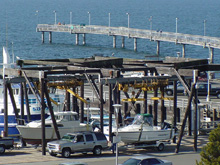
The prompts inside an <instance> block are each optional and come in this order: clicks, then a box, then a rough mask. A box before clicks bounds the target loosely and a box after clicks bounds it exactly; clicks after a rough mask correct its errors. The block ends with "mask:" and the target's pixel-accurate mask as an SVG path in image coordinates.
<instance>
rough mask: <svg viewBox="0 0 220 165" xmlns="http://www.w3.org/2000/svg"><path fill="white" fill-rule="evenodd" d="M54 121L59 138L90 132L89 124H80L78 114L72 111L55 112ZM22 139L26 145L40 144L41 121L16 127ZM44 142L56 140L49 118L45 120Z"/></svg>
mask: <svg viewBox="0 0 220 165" xmlns="http://www.w3.org/2000/svg"><path fill="white" fill-rule="evenodd" d="M54 115H55V119H56V123H57V126H58V129H59V133H60V136H61V137H62V136H64V135H65V134H66V133H73V132H83V131H92V126H91V125H90V124H85V123H80V121H79V117H78V113H77V112H72V111H62V112H55V113H54ZM17 129H18V130H19V132H20V134H21V136H22V139H23V140H24V141H25V142H26V143H28V144H41V139H42V127H41V120H38V121H32V122H30V123H28V124H25V125H17ZM45 132H46V135H45V136H46V141H52V140H57V137H56V133H55V130H54V127H53V122H52V119H51V116H49V117H48V118H47V119H46V120H45Z"/></svg>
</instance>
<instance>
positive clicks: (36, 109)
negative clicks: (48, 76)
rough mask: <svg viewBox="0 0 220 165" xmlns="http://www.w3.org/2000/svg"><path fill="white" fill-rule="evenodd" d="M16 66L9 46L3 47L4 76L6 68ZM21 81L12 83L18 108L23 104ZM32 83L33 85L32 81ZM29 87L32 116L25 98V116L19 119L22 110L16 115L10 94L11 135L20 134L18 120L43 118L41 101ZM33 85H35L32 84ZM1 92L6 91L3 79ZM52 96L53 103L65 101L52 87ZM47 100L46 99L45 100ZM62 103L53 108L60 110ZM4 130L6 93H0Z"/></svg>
mask: <svg viewBox="0 0 220 165" xmlns="http://www.w3.org/2000/svg"><path fill="white" fill-rule="evenodd" d="M12 67H16V65H15V64H13V63H10V55H9V53H8V50H7V47H3V78H4V69H5V68H12ZM20 85H21V84H20V83H11V88H12V92H13V96H14V100H15V104H16V107H17V109H18V110H19V109H20V106H21V95H20V92H21V91H20V90H21V87H20ZM31 85H33V84H32V83H31ZM26 87H27V94H28V103H29V109H30V118H28V116H27V109H26V104H27V102H26V100H25V99H24V118H22V119H19V118H20V115H21V112H20V110H19V111H18V116H19V118H16V117H15V113H14V108H13V105H12V102H11V99H10V97H9V94H8V96H7V97H8V98H9V99H8V105H7V106H8V135H9V136H20V134H19V131H18V130H17V128H16V125H17V122H18V120H19V121H24V122H25V123H27V122H30V121H34V120H40V119H41V107H40V103H39V102H38V100H37V98H36V97H35V95H34V94H33V93H32V91H31V89H30V87H29V85H28V84H27V85H26ZM32 87H33V86H32ZM0 93H4V87H3V79H1V80H0ZM49 95H50V98H51V99H52V100H53V101H54V102H52V103H63V101H64V96H63V95H62V94H58V93H57V91H56V90H54V89H52V88H51V89H50V92H49ZM45 102H46V100H45ZM60 106H62V105H61V104H57V105H55V104H52V108H53V110H54V111H58V110H59V109H60ZM48 112H49V110H48V107H46V108H45V117H48ZM2 131H3V132H4V95H3V94H1V95H0V132H2Z"/></svg>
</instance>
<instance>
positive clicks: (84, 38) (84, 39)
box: [82, 33, 86, 45]
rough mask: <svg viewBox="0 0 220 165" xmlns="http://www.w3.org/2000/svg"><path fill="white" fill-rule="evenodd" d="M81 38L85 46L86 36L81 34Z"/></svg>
mask: <svg viewBox="0 0 220 165" xmlns="http://www.w3.org/2000/svg"><path fill="white" fill-rule="evenodd" d="M82 37H83V45H85V44H86V34H85V33H83V34H82Z"/></svg>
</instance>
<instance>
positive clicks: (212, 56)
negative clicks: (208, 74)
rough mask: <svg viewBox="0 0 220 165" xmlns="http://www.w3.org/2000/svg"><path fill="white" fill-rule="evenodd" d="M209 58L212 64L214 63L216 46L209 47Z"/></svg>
mask: <svg viewBox="0 0 220 165" xmlns="http://www.w3.org/2000/svg"><path fill="white" fill-rule="evenodd" d="M209 59H210V64H212V63H213V61H214V48H211V47H209Z"/></svg>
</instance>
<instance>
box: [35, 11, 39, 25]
mask: <svg viewBox="0 0 220 165" xmlns="http://www.w3.org/2000/svg"><path fill="white" fill-rule="evenodd" d="M38 13H39V11H38V10H36V14H35V15H36V16H37V24H38V23H39V16H38Z"/></svg>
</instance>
